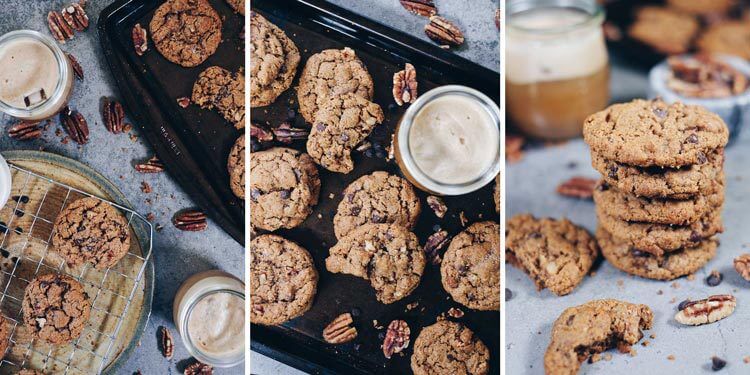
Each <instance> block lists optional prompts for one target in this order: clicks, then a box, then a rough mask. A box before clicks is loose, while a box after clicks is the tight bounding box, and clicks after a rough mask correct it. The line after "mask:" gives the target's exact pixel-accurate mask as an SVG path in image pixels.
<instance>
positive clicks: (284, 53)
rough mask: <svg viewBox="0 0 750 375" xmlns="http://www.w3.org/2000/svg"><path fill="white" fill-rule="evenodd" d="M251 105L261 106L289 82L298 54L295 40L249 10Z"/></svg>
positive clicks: (279, 93) (272, 100)
mask: <svg viewBox="0 0 750 375" xmlns="http://www.w3.org/2000/svg"><path fill="white" fill-rule="evenodd" d="M249 45H250V107H252V108H255V107H264V106H267V105H269V104H271V103H273V102H274V101H275V100H276V98H277V97H278V96H279V95H281V93H283V92H284V91H286V90H287V89H288V88H289V86H291V85H292V80H293V79H294V75H295V74H296V73H297V65H299V61H300V54H299V49H297V46H296V45H295V44H294V42H293V41H292V40H291V39H289V37H287V36H286V33H284V31H282V30H281V29H279V28H278V27H277V26H276V25H274V24H273V23H271V22H269V21H268V20H267V19H265V18H264V17H263V16H261V15H260V14H258V13H257V12H250V43H249Z"/></svg>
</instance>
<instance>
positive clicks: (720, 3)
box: [667, 0, 737, 15]
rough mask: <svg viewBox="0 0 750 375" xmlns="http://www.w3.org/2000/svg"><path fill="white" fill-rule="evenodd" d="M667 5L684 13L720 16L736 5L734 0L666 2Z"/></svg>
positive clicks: (669, 0)
mask: <svg viewBox="0 0 750 375" xmlns="http://www.w3.org/2000/svg"><path fill="white" fill-rule="evenodd" d="M667 5H669V6H670V7H672V8H674V9H676V10H679V11H681V12H685V13H692V14H705V15H710V14H722V13H726V12H728V11H729V10H730V9H732V7H734V6H735V5H737V1H736V0H667Z"/></svg>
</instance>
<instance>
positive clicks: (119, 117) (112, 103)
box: [102, 96, 125, 134]
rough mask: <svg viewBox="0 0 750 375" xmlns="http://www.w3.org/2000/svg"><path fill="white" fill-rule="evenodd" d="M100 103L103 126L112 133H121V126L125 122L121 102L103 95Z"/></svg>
mask: <svg viewBox="0 0 750 375" xmlns="http://www.w3.org/2000/svg"><path fill="white" fill-rule="evenodd" d="M102 102H103V105H102V119H103V120H104V126H106V127H107V130H109V131H110V133H112V134H119V133H122V128H123V125H124V123H125V110H124V109H123V108H122V104H120V102H118V101H117V100H114V99H110V98H108V97H106V96H105V97H104V98H103V100H102Z"/></svg>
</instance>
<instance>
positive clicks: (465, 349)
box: [411, 320, 490, 375]
mask: <svg viewBox="0 0 750 375" xmlns="http://www.w3.org/2000/svg"><path fill="white" fill-rule="evenodd" d="M489 362H490V351H489V349H487V346H485V345H484V343H483V342H482V340H480V339H479V338H478V337H477V336H476V335H474V332H472V331H471V330H470V329H468V328H466V327H465V326H464V325H463V324H461V323H456V322H451V321H447V320H442V321H439V322H437V323H435V324H433V325H431V326H428V327H425V328H423V329H422V331H421V332H420V333H419V336H418V337H417V340H416V341H414V354H412V356H411V370H412V371H414V375H433V374H456V375H458V374H464V375H484V374H487V373H488V372H489V368H490V363H489Z"/></svg>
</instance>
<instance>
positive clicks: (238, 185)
mask: <svg viewBox="0 0 750 375" xmlns="http://www.w3.org/2000/svg"><path fill="white" fill-rule="evenodd" d="M227 170H228V171H229V186H230V187H231V188H232V192H233V193H234V195H236V196H237V197H238V198H241V199H245V135H244V134H243V135H241V136H240V137H239V138H237V140H236V141H235V142H234V146H232V150H230V151H229V157H228V158H227Z"/></svg>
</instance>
